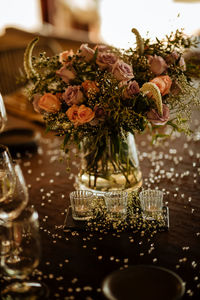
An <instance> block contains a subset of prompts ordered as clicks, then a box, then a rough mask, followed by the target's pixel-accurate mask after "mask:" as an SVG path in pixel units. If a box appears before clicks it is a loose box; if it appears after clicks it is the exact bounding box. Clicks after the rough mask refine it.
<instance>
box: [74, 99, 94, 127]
mask: <svg viewBox="0 0 200 300" xmlns="http://www.w3.org/2000/svg"><path fill="white" fill-rule="evenodd" d="M94 116H95V112H94V111H92V109H91V108H89V107H86V106H85V105H84V104H82V105H81V106H79V110H78V117H77V120H78V122H79V124H84V123H88V122H90V121H91V120H92V119H93V118H94Z"/></svg>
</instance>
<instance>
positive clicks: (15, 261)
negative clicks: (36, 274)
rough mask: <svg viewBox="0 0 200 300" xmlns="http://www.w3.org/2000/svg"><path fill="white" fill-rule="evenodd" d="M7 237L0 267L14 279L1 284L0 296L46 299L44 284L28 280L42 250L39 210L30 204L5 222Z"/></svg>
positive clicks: (3, 297)
mask: <svg viewBox="0 0 200 300" xmlns="http://www.w3.org/2000/svg"><path fill="white" fill-rule="evenodd" d="M8 240H9V241H10V249H9V251H8V252H7V253H6V255H2V256H1V267H2V269H3V271H4V272H5V274H6V275H8V276H9V277H10V278H11V279H13V282H11V283H9V284H8V285H6V286H5V287H4V288H3V290H2V291H1V294H0V295H1V299H15V300H16V299H20V300H21V299H38V298H41V299H45V297H47V296H48V289H47V287H46V285H44V284H43V283H40V282H33V281H30V280H27V277H28V276H30V275H31V273H32V271H33V270H34V269H35V268H36V267H37V266H38V264H39V260H40V254H41V248H40V237H39V222H38V213H37V212H36V211H35V210H34V209H33V208H31V207H26V208H25V209H24V210H23V211H22V212H21V214H20V215H19V216H18V217H17V218H16V219H13V220H12V221H8V222H6V223H5V224H4V236H3V241H8ZM1 243H2V241H1Z"/></svg>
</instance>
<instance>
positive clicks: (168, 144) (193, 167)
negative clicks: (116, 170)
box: [0, 113, 200, 300]
mask: <svg viewBox="0 0 200 300" xmlns="http://www.w3.org/2000/svg"><path fill="white" fill-rule="evenodd" d="M193 124H194V134H193V135H192V136H191V137H188V138H186V137H184V136H182V135H180V136H177V137H176V138H173V139H170V140H167V141H165V142H163V143H162V145H160V146H151V145H150V141H149V139H148V137H147V136H146V135H140V136H137V137H136V141H137V146H138V151H139V159H140V166H141V170H142V173H143V187H144V188H147V187H150V188H155V187H158V188H159V189H160V190H163V191H164V192H165V196H164V201H165V202H167V203H168V207H169V212H170V228H169V230H168V231H163V232H157V233H156V234H155V235H153V236H152V237H151V236H148V235H144V236H142V235H141V234H140V233H134V232H133V231H127V232H114V231H104V232H99V231H97V232H90V231H84V230H83V231H77V230H71V231H70V230H66V229H63V224H64V220H65V216H66V211H67V209H68V206H69V193H70V192H71V191H72V190H74V187H73V183H74V180H75V175H76V174H77V173H78V167H79V166H78V162H77V159H76V158H75V156H74V154H73V153H72V159H71V161H70V166H71V171H70V172H68V173H67V172H66V165H65V163H64V162H60V161H59V158H60V152H59V145H60V143H61V141H60V140H59V138H57V137H55V136H54V134H53V133H48V135H45V134H44V128H43V127H42V126H40V125H37V124H33V123H28V122H25V121H24V122H23V121H22V120H19V119H17V118H13V117H10V120H9V127H13V126H14V127H16V126H20V127H23V128H24V127H26V128H27V127H30V128H33V129H34V130H35V131H36V132H39V133H40V137H39V139H38V140H37V148H32V149H29V150H28V151H26V149H25V150H24V149H23V151H22V152H21V154H20V151H19V149H18V153H17V154H16V156H17V157H18V158H19V159H20V163H21V166H22V169H23V172H24V176H25V179H26V182H27V185H28V187H29V195H30V199H29V201H30V205H32V204H33V205H34V206H35V208H36V210H37V211H38V213H39V218H40V234H41V246H42V257H41V262H40V265H39V266H38V269H37V270H36V271H35V272H34V274H33V277H34V278H35V279H37V280H41V281H43V282H44V283H46V284H47V285H48V287H49V290H50V298H49V299H52V300H53V299H64V300H65V299H78V300H79V299H80V300H81V299H85V300H91V299H93V300H98V299H104V296H103V295H102V292H101V284H102V281H103V279H104V278H105V277H106V276H107V275H108V274H110V273H111V272H112V271H114V270H118V269H120V268H127V267H128V266H131V265H138V264H150V265H156V266H162V267H166V268H168V269H170V270H172V271H174V272H176V273H177V274H178V275H179V276H180V277H181V278H182V279H183V281H184V282H185V283H186V293H185V295H184V297H183V299H200V121H199V113H196V115H194V118H193ZM13 155H14V154H13ZM0 283H1V284H3V283H5V281H4V279H3V276H1V279H0ZM160 300H161V299H160Z"/></svg>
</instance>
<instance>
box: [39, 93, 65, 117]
mask: <svg viewBox="0 0 200 300" xmlns="http://www.w3.org/2000/svg"><path fill="white" fill-rule="evenodd" d="M37 106H38V107H39V109H42V110H45V111H46V112H49V113H56V112H58V111H59V110H60V108H61V103H60V101H59V99H58V98H57V97H56V96H55V95H52V94H51V93H46V94H44V95H43V96H42V97H41V98H40V99H39V100H38V103H37Z"/></svg>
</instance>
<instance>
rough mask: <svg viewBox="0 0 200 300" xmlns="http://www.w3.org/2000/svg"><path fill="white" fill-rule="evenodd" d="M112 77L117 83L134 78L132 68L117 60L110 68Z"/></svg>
mask: <svg viewBox="0 0 200 300" xmlns="http://www.w3.org/2000/svg"><path fill="white" fill-rule="evenodd" d="M112 73H113V75H114V77H115V78H116V79H117V80H119V81H126V80H130V79H132V78H133V77H134V75H133V70H132V67H131V66H130V65H128V64H126V63H125V62H123V61H122V60H117V61H116V63H115V64H114V66H113V68H112Z"/></svg>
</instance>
